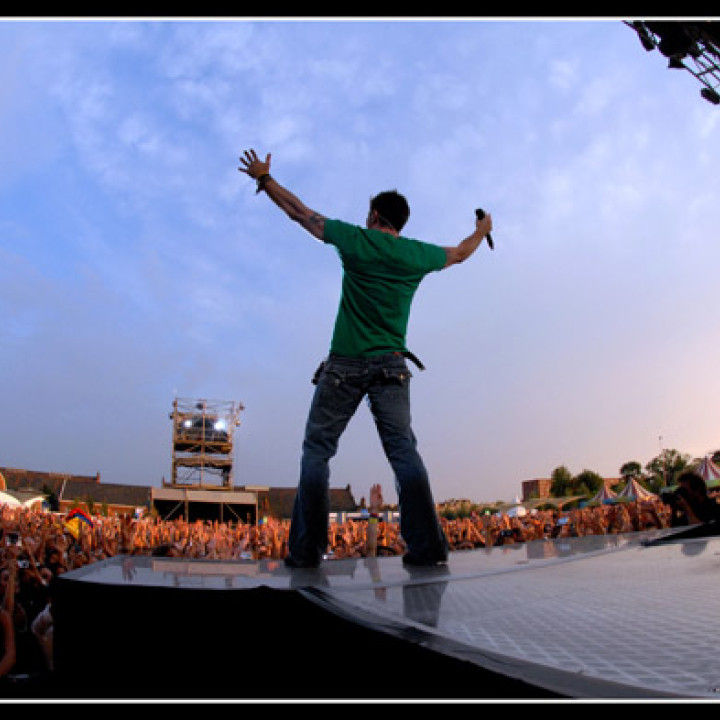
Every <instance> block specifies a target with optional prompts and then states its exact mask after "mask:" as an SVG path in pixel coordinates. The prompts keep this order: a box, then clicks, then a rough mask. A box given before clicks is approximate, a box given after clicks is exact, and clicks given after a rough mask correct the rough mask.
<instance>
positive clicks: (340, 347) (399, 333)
mask: <svg viewBox="0 0 720 720" xmlns="http://www.w3.org/2000/svg"><path fill="white" fill-rule="evenodd" d="M270 160H271V156H270V154H268V155H267V156H266V158H265V160H261V159H259V158H258V156H257V154H256V153H255V151H254V150H248V151H246V152H245V153H244V154H243V155H242V156H241V157H240V163H241V167H239V168H238V169H239V170H240V171H241V172H244V173H246V174H247V175H249V176H250V177H251V178H253V179H254V180H256V182H257V191H258V192H261V191H264V192H265V194H266V195H267V196H268V197H269V198H270V199H271V200H272V201H273V202H274V203H275V204H276V205H277V206H278V207H279V208H280V209H281V210H282V211H283V212H284V213H285V214H286V215H287V216H288V217H289V218H290V219H291V220H294V221H295V222H297V223H298V224H299V225H301V226H302V227H303V228H305V230H307V231H308V232H309V233H310V234H311V235H312V236H313V237H315V238H317V239H318V240H321V241H322V242H324V243H326V244H328V245H332V246H334V247H335V249H336V250H337V252H338V254H339V256H340V260H341V262H342V267H343V282H342V293H341V298H340V305H339V308H338V312H337V316H336V319H335V327H334V331H333V335H332V340H331V343H330V354H329V355H328V357H327V359H326V360H325V361H324V362H323V363H322V365H321V366H320V368H319V369H318V372H317V373H316V376H315V378H314V380H313V382H315V384H316V388H315V393H314V396H313V400H312V404H311V407H310V412H309V415H308V419H307V424H306V428H305V438H304V441H303V448H302V461H301V467H300V480H299V483H298V489H297V495H296V498H295V506H294V508H293V516H292V521H291V527H290V538H289V550H290V551H289V555H288V557H287V558H286V559H285V563H286V565H288V566H289V567H317V566H318V565H319V563H320V561H321V560H322V556H323V554H324V552H325V550H326V548H327V541H328V537H327V529H328V513H329V478H330V470H329V462H330V459H331V458H332V457H333V456H334V455H335V453H336V451H337V447H338V442H339V440H340V436H341V435H342V433H343V432H344V430H345V428H346V427H347V424H348V422H349V421H350V418H351V417H352V416H353V415H354V413H355V411H356V410H357V407H358V405H359V403H360V401H361V400H362V399H363V398H364V397H366V396H367V398H368V402H369V405H370V410H371V412H372V415H373V418H374V420H375V424H376V427H377V429H378V434H379V436H380V440H381V442H382V446H383V449H384V451H385V455H386V457H387V459H388V461H389V462H390V465H391V466H392V469H393V472H394V474H395V481H396V487H397V491H398V501H399V505H400V532H401V535H402V537H403V540H404V541H405V544H406V545H407V553H406V555H405V556H404V557H403V561H404V562H405V563H406V564H408V565H420V566H433V565H437V564H442V563H444V562H446V561H447V553H448V544H447V540H446V538H445V535H444V533H443V531H442V528H441V527H440V523H439V521H438V517H437V513H436V510H435V503H434V500H433V496H432V491H431V489H430V482H429V478H428V473H427V470H426V469H425V465H424V464H423V461H422V458H421V457H420V454H419V453H418V451H417V447H416V445H417V443H416V439H415V435H414V433H413V430H412V427H411V418H410V392H409V391H410V388H409V382H410V377H411V373H410V371H409V370H408V366H407V363H406V358H410V359H412V360H414V361H415V362H416V363H418V364H419V361H417V358H415V356H414V355H412V354H411V353H410V352H409V351H408V348H407V347H406V340H405V338H406V333H407V326H408V320H409V315H410V307H411V303H412V300H413V297H414V295H415V291H416V290H417V288H418V286H419V284H420V282H421V281H422V279H423V278H424V277H425V276H426V275H427V274H428V273H430V272H435V271H438V270H442V269H443V268H447V267H450V266H451V265H455V264H457V263H460V262H463V261H464V260H466V259H467V258H469V257H470V256H471V255H472V254H473V253H474V252H475V250H477V248H478V247H479V246H480V244H481V242H482V241H483V238H485V237H486V236H487V235H488V234H489V233H490V231H491V230H492V217H491V216H490V215H485V216H484V217H483V218H482V219H476V221H475V230H474V232H472V233H471V234H470V235H469V236H468V237H467V238H465V239H464V240H462V241H461V242H460V243H459V244H458V245H456V246H452V247H440V246H438V245H433V244H430V243H424V242H420V241H418V240H414V239H410V238H407V237H404V236H402V235H400V231H401V230H402V228H403V227H404V225H405V223H406V222H407V220H408V217H409V215H410V209H409V206H408V204H407V201H406V200H405V198H404V197H403V196H402V195H400V194H399V193H397V192H396V191H394V190H393V191H388V192H382V193H380V194H379V195H377V196H375V197H374V198H372V200H371V201H370V208H369V211H368V216H367V220H366V226H365V227H364V228H363V227H360V226H356V225H351V224H348V223H345V222H343V221H341V220H334V219H329V218H326V217H324V216H323V215H320V214H319V213H317V212H315V211H314V210H311V209H310V208H308V207H306V206H305V204H304V203H303V202H301V201H300V200H299V199H298V198H297V197H296V196H295V195H294V194H293V193H291V192H290V191H289V190H287V189H286V188H285V187H283V186H282V185H280V183H278V182H277V180H275V179H274V178H273V177H272V176H271V175H270Z"/></svg>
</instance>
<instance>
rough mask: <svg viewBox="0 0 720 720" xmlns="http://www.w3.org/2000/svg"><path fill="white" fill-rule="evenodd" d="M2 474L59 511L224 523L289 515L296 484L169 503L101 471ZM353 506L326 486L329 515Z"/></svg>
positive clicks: (343, 493) (342, 491) (348, 493)
mask: <svg viewBox="0 0 720 720" xmlns="http://www.w3.org/2000/svg"><path fill="white" fill-rule="evenodd" d="M0 478H2V480H0V483H1V482H3V481H4V485H5V488H4V489H7V490H16V491H21V490H32V491H35V492H38V493H43V494H46V495H48V496H49V499H50V501H51V505H54V506H55V507H54V509H57V510H58V511H59V512H68V511H70V510H71V509H72V508H74V507H76V506H78V505H79V506H81V507H85V508H86V509H88V510H92V511H93V512H95V513H99V514H102V513H104V512H106V513H107V514H109V515H130V516H132V515H134V514H135V513H136V511H137V510H138V509H142V510H155V511H158V512H159V514H160V515H161V517H168V516H170V517H171V518H175V517H182V516H183V515H184V514H185V513H186V511H187V510H188V508H189V507H190V506H192V512H191V513H190V516H191V517H189V518H188V519H196V518H198V517H201V518H202V519H220V520H224V521H228V522H234V521H236V520H242V521H243V522H245V521H248V520H250V521H251V522H255V521H256V520H258V519H259V520H262V519H263V518H277V519H290V517H291V516H292V508H293V503H294V501H295V493H296V489H295V488H271V487H259V486H245V487H234V488H232V489H231V490H230V491H229V490H228V489H225V488H219V489H216V490H209V489H207V488H205V489H204V490H193V489H188V490H187V491H184V490H182V489H179V490H178V492H179V493H181V495H179V496H178V497H177V498H175V499H174V501H173V500H172V499H170V500H168V497H169V496H168V495H167V492H165V493H163V492H162V491H159V492H158V489H157V488H154V487H151V486H146V485H119V484H113V483H103V482H101V481H100V473H97V474H96V475H90V476H87V475H71V474H66V473H56V472H40V471H37V470H19V469H16V468H1V467H0ZM233 491H236V492H233ZM182 493H186V495H183V494H182ZM156 494H157V496H158V497H160V498H162V503H163V504H162V506H160V502H159V501H158V502H156V499H155V496H156ZM237 496H242V497H243V498H245V500H244V503H243V505H242V507H241V508H240V507H237V506H235V505H232V506H231V505H230V504H229V503H228V500H231V499H232V498H233V497H237ZM357 510H358V505H357V503H356V502H355V498H354V497H353V494H352V490H351V489H350V486H349V485H348V486H347V487H346V488H330V512H331V513H339V514H346V513H352V512H356V511H357ZM223 511H225V512H224V514H223Z"/></svg>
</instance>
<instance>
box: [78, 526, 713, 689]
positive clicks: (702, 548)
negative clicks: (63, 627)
mask: <svg viewBox="0 0 720 720" xmlns="http://www.w3.org/2000/svg"><path fill="white" fill-rule="evenodd" d="M665 534H667V533H665ZM658 537H664V535H663V534H659V533H648V534H641V533H635V534H630V535H622V536H598V537H586V538H573V539H568V540H554V541H535V542H531V543H526V544H517V545H509V546H503V547H495V548H492V549H490V550H484V549H479V550H469V551H460V552H453V553H451V555H450V560H449V563H448V565H447V567H446V568H443V569H429V570H412V571H410V570H409V569H406V568H405V567H404V566H403V564H402V561H401V559H400V558H396V557H381V558H374V559H345V560H336V559H330V560H326V561H325V562H324V563H323V564H322V566H321V567H320V568H319V569H318V570H310V571H307V570H303V571H299V570H292V571H291V570H288V569H287V568H285V567H284V565H283V563H282V562H281V561H260V562H251V561H247V562H223V561H212V560H203V561H193V560H184V559H176V558H161V557H157V558H156V557H144V556H134V557H117V558H112V559H110V560H106V561H104V562H102V563H96V564H94V565H91V566H87V567H85V568H82V569H80V570H76V571H73V572H72V573H69V574H68V575H67V576H66V577H65V581H66V582H72V583H73V585H75V586H76V587H81V586H82V585H83V584H85V583H92V584H102V585H103V586H104V587H108V588H110V589H112V588H113V587H118V588H119V587H120V586H122V587H123V588H127V587H144V588H152V587H157V588H173V589H175V590H176V591H178V592H181V591H182V590H189V589H193V590H202V591H205V592H209V591H228V590H230V591H242V590H247V589H253V588H259V587H267V588H272V589H274V590H293V591H296V592H298V593H301V594H302V595H303V596H304V597H306V598H308V599H310V600H311V601H312V602H313V603H315V604H317V605H318V606H319V607H321V608H322V609H323V610H324V611H326V612H329V613H332V614H333V615H335V616H340V617H342V618H344V619H349V620H350V621H352V622H353V623H355V624H357V625H359V626H362V627H366V628H370V629H372V630H376V631H380V632H382V633H386V634H388V635H391V636H394V637H395V638H399V639H401V640H402V641H404V642H405V643H412V644H416V645H420V646H422V647H424V648H427V649H430V650H432V651H433V652H437V653H440V654H443V655H445V656H448V657H452V658H456V659H457V658H459V659H461V660H463V661H467V662H469V663H471V664H473V665H475V666H478V667H480V668H483V669H485V670H489V671H492V672H494V673H500V674H502V675H505V676H507V677H511V678H515V679H518V680H520V681H523V682H527V683H529V684H530V685H532V686H535V687H539V688H544V689H546V690H548V691H550V692H551V693H557V695H558V696H561V697H573V698H625V699H628V698H638V699H642V698H650V699H654V698H699V699H717V698H718V696H720V664H719V663H718V660H717V655H718V637H719V636H720V603H718V602H717V599H718V597H719V591H720V538H715V537H713V538H698V539H687V540H677V539H676V540H673V541H671V542H663V543H660V544H656V545H648V544H647V540H648V539H653V538H658ZM321 642H331V643H332V644H333V645H334V646H335V647H337V648H342V646H343V640H342V638H337V637H334V638H332V639H331V640H330V639H328V638H323V639H322V640H321Z"/></svg>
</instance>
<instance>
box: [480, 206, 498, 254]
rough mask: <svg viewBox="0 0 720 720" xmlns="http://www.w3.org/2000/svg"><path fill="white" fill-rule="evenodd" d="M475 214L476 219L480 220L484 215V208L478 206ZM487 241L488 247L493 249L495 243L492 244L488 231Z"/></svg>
mask: <svg viewBox="0 0 720 720" xmlns="http://www.w3.org/2000/svg"><path fill="white" fill-rule="evenodd" d="M475 214H476V215H477V219H478V220H482V219H483V218H484V217H485V211H484V210H481V209H480V208H478V209H477V210H476V211H475ZM487 241H488V245H489V246H490V249H491V250H494V249H495V245H494V244H493V239H492V235H491V234H490V233H488V234H487Z"/></svg>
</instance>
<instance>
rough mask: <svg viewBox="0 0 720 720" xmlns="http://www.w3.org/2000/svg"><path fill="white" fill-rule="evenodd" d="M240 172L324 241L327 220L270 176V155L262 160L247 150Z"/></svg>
mask: <svg viewBox="0 0 720 720" xmlns="http://www.w3.org/2000/svg"><path fill="white" fill-rule="evenodd" d="M240 164H241V167H239V168H238V170H239V171H240V172H244V173H245V174H246V175H249V176H250V177H251V178H253V180H256V181H257V191H258V192H260V191H261V190H264V191H265V193H266V194H267V196H268V197H269V198H270V199H271V200H272V201H273V202H274V203H275V204H276V205H277V206H278V207H279V208H280V209H281V210H282V211H283V212H284V213H285V214H286V215H287V216H288V217H289V218H290V219H291V220H294V221H295V222H296V223H298V224H299V225H301V226H302V227H304V228H305V229H306V230H307V231H308V232H309V233H310V234H311V235H313V236H314V237H316V238H317V239H318V240H322V239H323V234H324V232H325V218H324V217H323V216H322V215H320V214H319V213H316V212H315V211H314V210H311V209H310V208H309V207H307V206H306V205H305V204H304V203H303V202H302V201H301V200H300V199H299V198H298V197H297V196H295V195H293V193H291V192H290V191H289V190H288V189H287V188H284V187H283V186H282V185H280V183H279V182H277V180H275V179H274V178H273V177H272V176H271V175H270V153H268V154H267V156H266V157H265V160H260V159H259V158H258V156H257V154H256V153H255V151H254V150H246V151H245V152H244V153H243V155H241V156H240Z"/></svg>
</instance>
